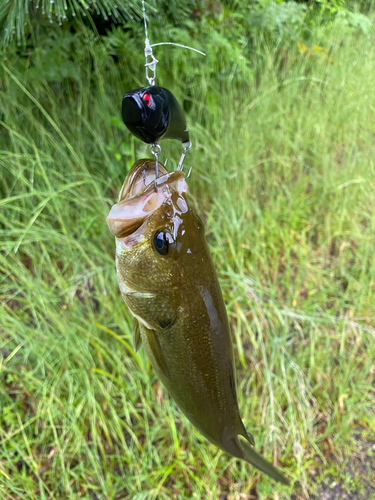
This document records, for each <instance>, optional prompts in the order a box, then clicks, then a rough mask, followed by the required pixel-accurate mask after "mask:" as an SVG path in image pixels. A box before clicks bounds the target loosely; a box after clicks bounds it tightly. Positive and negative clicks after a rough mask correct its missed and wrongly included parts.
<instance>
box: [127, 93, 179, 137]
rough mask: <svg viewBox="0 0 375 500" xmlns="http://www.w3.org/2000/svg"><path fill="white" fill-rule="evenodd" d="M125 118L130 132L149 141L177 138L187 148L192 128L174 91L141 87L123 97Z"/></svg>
mask: <svg viewBox="0 0 375 500" xmlns="http://www.w3.org/2000/svg"><path fill="white" fill-rule="evenodd" d="M122 119H123V121H124V123H125V125H126V127H127V128H128V129H129V130H130V132H131V133H132V134H133V135H135V137H137V138H138V139H140V140H141V141H143V142H146V143H147V144H155V143H157V142H158V141H159V140H160V139H178V140H180V141H181V142H182V144H183V146H184V147H186V146H188V144H189V130H188V126H187V124H186V120H185V116H184V112H183V111H182V108H181V106H180V105H179V103H178V101H177V99H176V98H175V96H174V95H173V94H172V92H171V91H170V90H168V89H166V88H164V87H155V86H149V87H142V88H139V89H135V90H130V91H129V92H126V94H125V95H124V97H123V98H122Z"/></svg>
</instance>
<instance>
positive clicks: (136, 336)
mask: <svg viewBox="0 0 375 500" xmlns="http://www.w3.org/2000/svg"><path fill="white" fill-rule="evenodd" d="M132 331H133V349H134V352H137V351H138V350H139V348H140V347H141V345H142V339H141V332H140V329H139V322H138V320H137V318H133V325H132Z"/></svg>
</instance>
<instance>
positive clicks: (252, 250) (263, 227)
mask: <svg viewBox="0 0 375 500" xmlns="http://www.w3.org/2000/svg"><path fill="white" fill-rule="evenodd" d="M213 36H214V35H213ZM314 36H315V38H316V41H315V43H317V44H319V45H323V46H324V47H327V48H329V47H333V49H332V51H331V57H332V58H333V60H334V64H330V63H329V62H328V61H327V60H326V59H324V58H322V59H321V58H319V57H315V56H312V57H311V58H310V57H307V56H306V55H303V54H300V53H299V52H298V50H297V46H295V45H294V44H291V45H289V46H283V47H282V48H278V49H270V48H269V47H268V46H267V44H265V43H262V41H261V40H259V44H258V45H256V44H255V46H256V47H258V48H257V50H256V51H255V53H254V55H253V58H254V61H253V64H252V66H251V68H252V69H251V70H248V72H247V73H246V68H247V66H246V61H244V60H241V56H240V54H238V59H237V60H234V61H233V60H232V63H231V64H230V58H231V57H232V54H231V53H230V54H229V55H228V52H226V50H228V51H230V48H228V47H225V46H224V45H220V43H224V42H222V39H220V37H219V38H218V39H217V41H216V42H215V40H214V41H213V40H211V41H210V43H211V46H212V51H213V50H214V46H215V43H216V45H217V46H216V52H214V53H211V55H210V59H209V60H208V62H205V60H203V59H202V60H200V59H198V57H199V56H196V55H195V54H188V55H187V56H186V58H187V59H185V63H184V65H181V63H180V62H179V60H178V58H177V57H172V56H171V54H170V52H168V51H167V50H165V51H162V52H161V53H159V54H161V55H160V59H161V60H162V61H166V63H165V67H164V70H162V71H161V72H160V76H159V80H158V84H161V85H165V86H168V87H169V88H171V90H173V91H174V92H175V93H176V94H177V95H178V96H179V98H180V99H181V100H183V101H184V105H185V107H186V109H188V121H189V126H190V129H191V135H192V140H193V143H194V148H193V150H192V151H191V152H189V155H188V157H187V159H186V167H187V166H192V167H193V170H192V175H191V178H190V179H189V188H190V199H191V203H192V204H194V205H195V206H196V207H197V209H198V211H199V213H200V214H201V215H202V216H203V218H204V220H205V222H206V234H207V238H208V242H209V245H210V249H211V252H212V257H213V259H214V262H215V266H216V269H217V271H218V275H219V278H220V281H221V284H222V289H223V293H224V297H225V301H226V304H227V308H228V314H229V317H230V323H231V327H232V332H233V341H234V345H235V357H236V364H237V381H238V394H239V406H240V409H241V414H242V416H243V419H244V422H245V424H246V428H247V429H248V430H249V432H251V433H252V434H254V436H255V440H256V448H257V449H258V450H261V451H262V452H263V453H264V454H265V455H266V456H267V457H268V458H269V459H271V460H272V459H273V461H274V463H275V464H277V465H280V466H281V467H283V468H284V469H286V470H288V471H289V473H290V475H291V477H292V481H293V483H295V484H294V492H295V494H297V497H296V498H308V497H309V495H312V494H314V492H316V491H318V492H319V488H321V487H322V485H324V484H331V483H332V482H333V481H334V482H336V483H340V484H342V485H343V487H344V488H347V489H348V490H349V491H353V490H356V491H360V493H359V494H360V495H362V494H363V496H362V497H359V498H364V499H365V498H366V499H368V498H370V496H369V495H370V494H369V493H368V492H369V491H370V493H371V491H372V493H373V492H374V489H372V490H371V489H370V490H369V489H368V490H366V491H367V493H366V492H365V491H364V490H363V488H364V486H363V485H364V484H365V481H368V482H369V484H372V485H374V482H375V477H374V472H373V471H372V472H371V471H370V470H365V468H364V467H362V468H358V467H359V465H358V464H359V463H360V460H359V458H358V460H357V458H356V457H357V455H358V457H359V456H362V457H363V455H364V456H365V459H366V460H365V461H368V462H369V463H370V462H371V461H372V462H373V460H374V456H373V455H374V452H373V451H371V445H370V444H369V443H370V439H369V437H368V436H371V434H373V432H374V430H375V418H374V396H375V394H374V392H375V391H374V386H375V385H374V382H375V349H374V337H375V329H374V320H375V309H374V303H375V302H374V299H375V261H374V245H375V236H374V235H375V216H374V190H375V175H374V174H375V171H374V160H373V158H374V152H375V146H374V144H375V142H374V134H375V116H374V102H375V87H374V85H373V74H374V69H375V49H374V39H373V37H372V36H370V37H365V36H363V35H358V34H357V33H353V34H349V33H348V32H345V31H343V28H342V27H337V26H336V27H333V28H331V29H328V28H326V29H324V30H323V29H322V30H321V31H316V32H315V33H314ZM220 40H221V41H220ZM71 43H72V48H71V49H69V50H71V53H73V54H74V58H75V59H74V60H73V62H72V64H73V66H70V69H69V65H68V66H66V67H65V71H66V72H67V75H65V76H64V75H61V74H60V75H57V76H53V77H50V80H49V83H48V84H47V83H46V81H47V80H48V75H46V74H45V72H46V71H47V69H48V68H46V67H45V65H44V66H43V53H42V51H40V54H39V55H38V54H37V56H38V57H40V59H39V60H38V59H37V58H36V56H35V57H34V56H33V57H34V59H33V60H32V64H30V60H27V59H22V58H20V59H16V58H13V59H10V58H8V60H6V61H5V62H4V63H3V66H2V70H1V71H2V81H1V89H0V102H1V110H0V112H1V114H2V115H1V123H0V127H1V129H0V141H1V143H0V147H1V150H0V179H1V187H0V192H1V200H0V230H1V239H0V245H1V247H0V248H1V251H0V272H1V278H0V301H1V308H0V497H1V498H4V499H7V500H8V499H9V500H10V499H12V500H15V499H35V500H36V499H47V498H48V499H49V498H51V499H53V498H56V499H60V498H61V499H76V498H83V499H92V498H99V499H120V498H128V499H134V500H141V499H147V500H148V499H171V498H172V499H184V498H197V499H218V498H220V499H224V498H227V499H230V500H232V499H233V500H234V499H242V498H258V499H268V498H272V499H275V500H276V499H288V498H291V489H288V488H286V487H284V486H279V485H275V484H274V483H273V482H271V481H270V480H269V478H268V477H267V476H265V475H263V474H260V473H259V472H258V471H256V470H255V469H253V468H251V467H250V466H249V465H248V464H246V463H243V462H240V461H238V460H235V459H233V458H231V457H229V456H228V455H227V454H225V453H223V452H221V451H218V450H217V449H216V448H215V447H213V446H212V445H210V444H209V443H208V442H207V441H205V440H204V439H203V438H202V437H201V436H200V435H199V434H198V433H197V432H196V431H195V430H194V429H193V427H192V426H191V424H190V423H189V422H188V421H187V420H186V419H185V418H184V416H183V415H182V414H181V412H180V411H179V410H178V408H177V407H176V405H175V404H174V402H173V400H171V399H170V398H169V396H168V395H167V393H166V392H165V391H164V389H163V388H162V387H161V386H160V385H159V383H158V381H157V379H156V377H155V374H154V373H153V371H152V369H151V367H150V364H149V362H148V361H147V359H146V357H145V353H144V351H143V350H142V349H141V351H140V352H139V353H138V354H137V355H135V354H134V353H133V350H132V348H131V316H130V315H129V313H128V311H127V310H126V308H125V305H124V304H123V301H122V299H121V297H120V293H119V290H118V285H117V281H116V273H115V267H114V241H113V237H112V236H111V234H110V233H109V231H108V229H107V226H106V223H105V217H106V216H107V214H108V211H109V208H110V206H111V205H112V204H113V203H114V201H115V200H116V197H117V193H118V190H119V189H120V187H121V184H122V182H123V179H124V177H125V175H126V172H127V171H128V169H129V166H130V165H131V164H132V162H133V161H134V160H135V159H136V158H140V157H143V156H149V153H148V150H147V148H146V147H144V146H143V145H142V144H141V143H140V142H136V141H134V140H132V139H131V138H130V137H129V134H128V133H127V132H125V131H124V130H123V129H122V126H121V122H120V102H121V96H122V95H123V93H124V92H125V91H126V90H128V89H130V88H132V87H135V86H137V85H139V84H142V83H143V80H142V78H143V75H140V73H139V71H140V68H141V64H142V57H141V56H140V57H139V58H135V60H134V61H131V60H130V56H129V52H127V51H124V53H123V54H122V56H121V57H120V59H119V60H118V61H117V62H115V61H114V60H112V58H111V56H110V55H108V52H109V51H110V50H111V49H109V48H108V47H107V48H106V47H105V46H104V45H102V44H101V43H99V42H98V41H95V40H94V39H92V38H90V37H88V38H87V39H86V40H85V43H84V44H81V45H79V44H78V45H74V44H75V43H76V42H74V41H72V42H71ZM129 43H130V42H129ZM130 52H131V51H130ZM134 53H135V52H134ZM226 57H227V58H228V60H226ZM205 65H207V66H208V65H210V70H208V69H207V68H206V66H205ZM212 65H216V70H215V71H214V70H212V68H213V67H214V66H212ZM189 68H191V71H192V73H193V76H194V77H192V76H191V75H189V71H190V70H189ZM50 70H51V71H52V70H54V71H55V72H56V71H57V70H56V68H55V69H54V68H53V65H52V68H50ZM43 72H44V73H43ZM69 72H70V73H69ZM54 78H55V79H54ZM51 79H52V80H51ZM178 153H179V148H178V146H176V145H174V144H168V142H166V143H163V144H162V156H163V158H162V161H163V159H165V158H167V157H169V163H168V166H169V167H170V168H172V167H173V165H174V163H173V159H174V158H177V157H178ZM361 454H362V455H361ZM348 460H350V461H351V466H350V467H349V468H348V467H347V462H348ZM353 470H355V471H356V472H355V473H354V472H353ZM361 488H362V490H361ZM251 495H253V496H251Z"/></svg>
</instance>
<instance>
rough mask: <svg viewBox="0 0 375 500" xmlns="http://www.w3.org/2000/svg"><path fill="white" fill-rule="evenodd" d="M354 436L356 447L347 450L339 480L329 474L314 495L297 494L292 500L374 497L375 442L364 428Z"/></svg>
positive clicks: (340, 499) (365, 499)
mask: <svg viewBox="0 0 375 500" xmlns="http://www.w3.org/2000/svg"><path fill="white" fill-rule="evenodd" d="M353 437H354V439H355V441H356V449H355V452H354V453H351V454H349V452H346V453H345V452H344V458H345V461H344V462H343V463H345V465H340V466H339V467H340V474H339V479H337V478H335V479H334V478H333V477H332V476H326V477H325V479H324V480H323V481H322V482H321V483H320V484H319V486H318V487H317V488H314V494H313V495H311V496H308V497H306V496H304V495H298V494H296V495H292V497H291V500H305V499H306V500H307V499H308V500H375V441H373V440H369V439H366V438H365V437H364V435H363V432H362V429H358V430H357V431H355V433H353ZM333 462H336V463H337V460H335V459H333ZM317 472H318V473H319V474H321V471H317ZM317 482H319V480H318V481H317Z"/></svg>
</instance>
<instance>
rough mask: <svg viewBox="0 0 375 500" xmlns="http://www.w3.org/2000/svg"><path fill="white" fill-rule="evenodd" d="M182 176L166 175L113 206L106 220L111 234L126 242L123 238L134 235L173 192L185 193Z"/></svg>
mask: <svg viewBox="0 0 375 500" xmlns="http://www.w3.org/2000/svg"><path fill="white" fill-rule="evenodd" d="M184 176H185V174H184V173H183V172H181V171H175V172H170V173H166V174H164V175H162V176H161V177H159V178H158V179H157V180H156V182H155V181H152V182H150V183H149V184H148V185H147V186H145V187H144V188H143V189H142V190H141V191H140V192H139V193H135V194H133V195H132V196H129V197H127V198H123V199H122V200H121V201H119V202H118V203H116V204H115V205H113V206H112V208H111V210H110V212H109V214H108V217H107V218H106V221H107V224H108V227H109V230H110V231H111V233H112V234H113V235H114V236H115V237H116V238H120V239H121V240H122V241H124V242H126V240H124V238H127V237H128V236H131V235H134V234H135V233H136V232H137V231H138V230H139V229H140V228H141V227H142V226H143V225H144V223H145V222H146V221H148V220H149V218H150V217H151V215H152V214H154V213H155V212H156V211H157V210H158V209H159V208H160V206H161V205H162V204H163V203H165V202H167V201H168V200H170V199H171V196H172V193H173V192H175V191H177V192H179V193H182V192H186V191H187V185H186V182H185V180H184ZM135 180H136V177H133V178H132V182H133V183H134V182H135Z"/></svg>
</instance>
